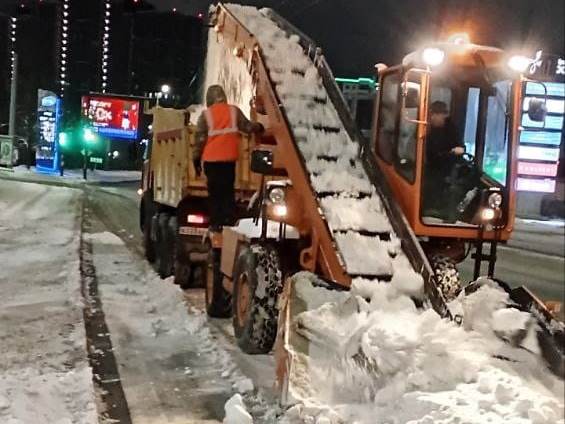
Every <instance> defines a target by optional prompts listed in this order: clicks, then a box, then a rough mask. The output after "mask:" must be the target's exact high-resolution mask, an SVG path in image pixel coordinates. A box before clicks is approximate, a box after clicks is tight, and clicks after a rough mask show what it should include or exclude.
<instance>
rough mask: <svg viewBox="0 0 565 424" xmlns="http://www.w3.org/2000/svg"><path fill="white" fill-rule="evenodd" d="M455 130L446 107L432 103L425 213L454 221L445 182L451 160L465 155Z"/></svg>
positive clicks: (446, 182) (450, 167)
mask: <svg viewBox="0 0 565 424" xmlns="http://www.w3.org/2000/svg"><path fill="white" fill-rule="evenodd" d="M459 140H460V138H459V134H458V132H457V128H455V125H453V123H452V122H451V120H450V119H449V111H448V109H447V105H446V104H445V103H444V102H442V101H439V100H438V101H435V102H433V103H432V104H431V105H430V114H429V125H428V134H427V139H426V177H425V178H426V181H425V187H426V190H425V198H424V204H425V206H424V209H425V211H424V213H425V214H426V215H432V216H436V217H438V218H439V217H441V218H444V219H447V220H448V221H453V211H452V210H451V209H453V210H454V209H455V204H453V203H454V202H455V199H451V197H453V196H451V195H450V193H449V192H448V190H447V189H448V186H449V183H448V178H449V176H450V173H451V169H452V166H453V159H455V158H457V157H460V156H462V155H463V154H465V146H464V144H462V143H461V142H460V141H459Z"/></svg>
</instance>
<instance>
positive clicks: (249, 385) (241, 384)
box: [233, 378, 255, 393]
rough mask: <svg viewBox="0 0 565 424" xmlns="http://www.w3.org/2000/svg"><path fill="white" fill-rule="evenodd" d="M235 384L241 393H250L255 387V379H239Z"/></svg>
mask: <svg viewBox="0 0 565 424" xmlns="http://www.w3.org/2000/svg"><path fill="white" fill-rule="evenodd" d="M233 386H234V388H235V389H236V390H237V391H238V392H239V393H249V392H252V391H253V390H254V389H255V386H254V385H253V380H251V379H250V378H242V379H239V380H237V381H236V382H235V383H233Z"/></svg>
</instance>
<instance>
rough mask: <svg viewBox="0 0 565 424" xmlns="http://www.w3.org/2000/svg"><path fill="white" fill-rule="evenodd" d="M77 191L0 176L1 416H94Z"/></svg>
mask: <svg viewBox="0 0 565 424" xmlns="http://www.w3.org/2000/svg"><path fill="white" fill-rule="evenodd" d="M80 195H81V192H80V191H78V190H73V189H69V188H63V187H49V186H45V185H40V184H30V183H23V182H15V181H2V183H1V184H0V199H2V202H0V263H1V264H2V265H0V423H2V424H16V423H25V424H27V423H57V424H59V423H61V424H63V423H65V424H67V423H81V424H83V423H84V424H91V423H92V424H93V423H97V422H98V416H97V411H96V404H95V396H94V387H93V383H92V370H91V369H90V367H89V365H88V360H87V357H86V346H85V343H86V336H85V332H84V322H83V307H82V300H83V299H82V295H81V293H80V274H79V260H78V250H79V235H78V216H79V213H80V208H79V207H80ZM3 202H5V205H2V204H1V203H3ZM2 206H4V207H2Z"/></svg>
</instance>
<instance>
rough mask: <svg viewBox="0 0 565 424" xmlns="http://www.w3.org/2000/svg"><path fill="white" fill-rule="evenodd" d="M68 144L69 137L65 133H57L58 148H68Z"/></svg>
mask: <svg viewBox="0 0 565 424" xmlns="http://www.w3.org/2000/svg"><path fill="white" fill-rule="evenodd" d="M69 144H70V135H69V134H67V133H66V132H60V133H59V146H61V147H63V148H66V147H69Z"/></svg>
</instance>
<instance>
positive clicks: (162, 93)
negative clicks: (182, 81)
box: [157, 84, 171, 106]
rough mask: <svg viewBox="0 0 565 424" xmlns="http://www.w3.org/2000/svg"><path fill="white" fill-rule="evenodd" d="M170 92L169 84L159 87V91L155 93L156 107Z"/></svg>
mask: <svg viewBox="0 0 565 424" xmlns="http://www.w3.org/2000/svg"><path fill="white" fill-rule="evenodd" d="M170 92H171V86H170V85H169V84H163V85H162V86H161V91H159V92H158V93H157V106H159V100H160V99H161V98H162V97H163V96H165V97H167V96H168V95H169V93H170Z"/></svg>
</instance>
